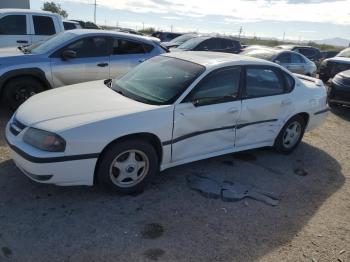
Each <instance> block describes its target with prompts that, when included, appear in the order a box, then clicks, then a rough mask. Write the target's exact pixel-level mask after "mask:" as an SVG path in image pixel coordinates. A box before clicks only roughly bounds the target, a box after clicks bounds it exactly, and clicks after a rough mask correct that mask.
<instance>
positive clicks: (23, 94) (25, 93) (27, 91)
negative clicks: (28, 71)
mask: <svg viewBox="0 0 350 262" xmlns="http://www.w3.org/2000/svg"><path fill="white" fill-rule="evenodd" d="M33 95H35V92H34V91H33V90H32V89H31V88H30V87H22V88H20V89H18V90H17V91H16V93H15V100H16V101H18V102H20V103H23V102H24V101H26V100H27V99H28V98H29V97H31V96H33Z"/></svg>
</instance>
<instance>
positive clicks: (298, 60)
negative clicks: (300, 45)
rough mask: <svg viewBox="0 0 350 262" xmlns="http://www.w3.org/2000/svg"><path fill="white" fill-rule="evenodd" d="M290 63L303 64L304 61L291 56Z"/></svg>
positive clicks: (293, 55) (297, 56)
mask: <svg viewBox="0 0 350 262" xmlns="http://www.w3.org/2000/svg"><path fill="white" fill-rule="evenodd" d="M292 63H296V64H303V63H305V61H304V58H302V57H301V56H300V55H297V54H292Z"/></svg>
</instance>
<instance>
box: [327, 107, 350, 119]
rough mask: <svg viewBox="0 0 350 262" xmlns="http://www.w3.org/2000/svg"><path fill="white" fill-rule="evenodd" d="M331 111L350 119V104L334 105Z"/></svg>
mask: <svg viewBox="0 0 350 262" xmlns="http://www.w3.org/2000/svg"><path fill="white" fill-rule="evenodd" d="M331 112H332V113H333V114H335V115H336V116H339V117H340V118H342V119H344V120H346V121H350V107H348V106H337V107H332V108H331Z"/></svg>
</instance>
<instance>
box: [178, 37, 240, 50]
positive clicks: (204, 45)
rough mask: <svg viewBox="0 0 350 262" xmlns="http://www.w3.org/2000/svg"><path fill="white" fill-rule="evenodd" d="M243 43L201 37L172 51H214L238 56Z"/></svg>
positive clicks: (222, 38) (221, 38)
mask: <svg viewBox="0 0 350 262" xmlns="http://www.w3.org/2000/svg"><path fill="white" fill-rule="evenodd" d="M241 50H242V46H241V43H240V42H239V41H237V40H235V39H233V38H228V37H213V36H201V37H196V38H193V39H190V40H188V41H186V42H185V43H183V44H182V45H180V46H178V47H177V48H173V49H171V51H214V52H225V53H234V54H238V53H240V52H241Z"/></svg>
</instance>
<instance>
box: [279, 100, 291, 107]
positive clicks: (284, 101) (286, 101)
mask: <svg viewBox="0 0 350 262" xmlns="http://www.w3.org/2000/svg"><path fill="white" fill-rule="evenodd" d="M291 104H292V100H290V99H285V100H282V102H281V105H282V106H288V105H291Z"/></svg>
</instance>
